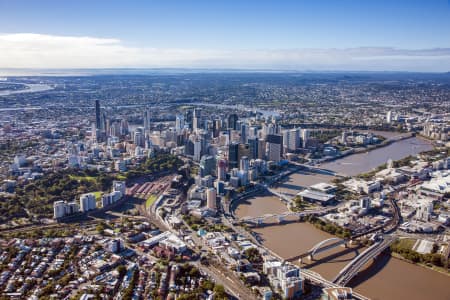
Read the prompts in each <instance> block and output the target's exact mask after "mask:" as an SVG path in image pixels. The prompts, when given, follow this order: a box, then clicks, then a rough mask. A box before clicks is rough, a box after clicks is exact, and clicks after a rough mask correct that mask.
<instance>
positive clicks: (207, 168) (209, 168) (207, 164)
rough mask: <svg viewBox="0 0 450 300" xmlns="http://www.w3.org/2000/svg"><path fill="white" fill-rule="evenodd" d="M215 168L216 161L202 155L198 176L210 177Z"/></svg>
mask: <svg viewBox="0 0 450 300" xmlns="http://www.w3.org/2000/svg"><path fill="white" fill-rule="evenodd" d="M215 168H216V159H215V158H214V156H212V155H203V156H202V158H201V160H200V176H201V177H204V176H207V175H212V174H213V173H214V170H215Z"/></svg>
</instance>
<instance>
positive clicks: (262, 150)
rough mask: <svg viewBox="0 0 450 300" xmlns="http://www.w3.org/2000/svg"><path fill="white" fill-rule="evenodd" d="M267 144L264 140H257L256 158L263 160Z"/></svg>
mask: <svg viewBox="0 0 450 300" xmlns="http://www.w3.org/2000/svg"><path fill="white" fill-rule="evenodd" d="M266 148H267V143H266V141H265V140H258V158H259V159H265V158H266V152H267V149H266Z"/></svg>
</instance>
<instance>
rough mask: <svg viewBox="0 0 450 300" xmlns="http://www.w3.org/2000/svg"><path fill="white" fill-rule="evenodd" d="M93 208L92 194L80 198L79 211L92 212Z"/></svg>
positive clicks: (93, 198) (93, 196)
mask: <svg viewBox="0 0 450 300" xmlns="http://www.w3.org/2000/svg"><path fill="white" fill-rule="evenodd" d="M95 207H96V203H95V195H94V194H93V193H88V194H83V195H81V196H80V210H81V211H82V212H86V211H89V210H94V209H95Z"/></svg>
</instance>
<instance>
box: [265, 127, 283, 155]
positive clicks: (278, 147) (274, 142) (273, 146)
mask: <svg viewBox="0 0 450 300" xmlns="http://www.w3.org/2000/svg"><path fill="white" fill-rule="evenodd" d="M266 142H267V145H268V146H267V147H268V150H269V151H268V160H271V161H274V162H279V161H280V160H281V156H282V154H283V136H281V135H277V134H269V135H268V136H267V141H266Z"/></svg>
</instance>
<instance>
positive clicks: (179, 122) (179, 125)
mask: <svg viewBox="0 0 450 300" xmlns="http://www.w3.org/2000/svg"><path fill="white" fill-rule="evenodd" d="M183 128H184V116H183V115H177V116H176V119H175V131H176V132H177V133H179V132H181V131H182V130H183Z"/></svg>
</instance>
